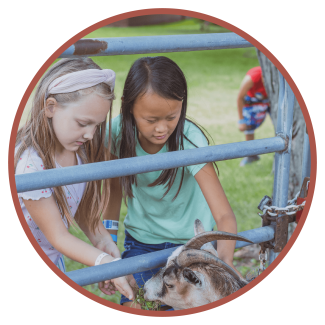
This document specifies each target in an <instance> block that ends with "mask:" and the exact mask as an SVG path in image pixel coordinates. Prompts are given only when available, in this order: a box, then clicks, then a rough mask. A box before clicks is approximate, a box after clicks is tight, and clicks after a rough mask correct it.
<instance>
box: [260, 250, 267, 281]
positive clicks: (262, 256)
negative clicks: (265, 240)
mask: <svg viewBox="0 0 325 325" xmlns="http://www.w3.org/2000/svg"><path fill="white" fill-rule="evenodd" d="M258 258H259V260H260V266H259V268H258V275H260V274H261V273H262V272H263V271H264V270H265V262H266V260H267V253H266V250H264V251H263V249H261V251H260V254H259V257H258Z"/></svg>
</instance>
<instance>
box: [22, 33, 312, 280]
mask: <svg viewBox="0 0 325 325" xmlns="http://www.w3.org/2000/svg"><path fill="white" fill-rule="evenodd" d="M243 47H252V45H251V44H250V43H249V42H247V41H246V40H245V39H243V38H241V37H240V36H238V35H236V34H234V33H223V34H198V35H172V36H145V37H116V38H105V39H83V40H80V41H78V42H77V43H75V44H74V45H72V46H70V47H69V48H68V49H67V50H66V51H64V52H63V53H62V55H61V56H60V57H71V56H103V55H124V54H140V53H141V54H145V53H166V52H180V51H199V50H215V49H231V48H243ZM279 78H280V94H279V106H278V107H279V108H278V109H279V112H278V121H277V128H276V136H275V137H273V138H268V139H261V140H253V141H245V142H239V143H230V144H223V145H217V146H210V147H206V148H197V149H190V150H184V151H177V152H168V153H163V154H156V155H149V156H144V157H134V158H127V159H119V160H115V161H109V162H100V163H93V164H86V165H82V166H74V167H66V168H61V169H53V170H46V171H42V172H37V173H32V174H23V175H16V187H17V191H18V193H19V192H24V191H31V190H36V189H40V188H44V187H55V186H63V185H69V184H75V183H80V182H88V181H93V180H100V179H106V178H114V177H120V176H127V175H133V174H139V173H146V172H151V171H156V170H163V169H169V168H175V167H181V166H188V165H195V164H199V163H205V162H211V161H221V160H227V159H235V158H240V157H245V156H250V155H257V154H266V153H271V152H275V176H274V190H273V204H274V205H276V206H278V207H284V206H286V204H287V199H288V186H289V168H290V154H291V139H292V121H293V107H294V94H293V92H292V90H291V89H290V87H289V85H288V84H287V82H286V81H285V80H284V78H283V76H282V75H281V74H279ZM309 175H310V147H309V139H308V135H306V136H305V144H304V158H303V173H302V177H303V178H304V177H305V176H309ZM240 235H242V236H245V237H246V238H248V239H250V240H252V241H253V242H254V243H256V244H259V243H262V242H265V241H268V240H272V239H273V238H274V235H275V226H274V224H272V225H270V226H267V227H261V228H257V229H252V230H247V231H244V232H242V233H240ZM246 245H248V244H247V243H244V242H237V244H236V248H239V247H243V246H246ZM172 250H173V249H169V250H164V251H160V252H156V253H150V254H145V255H141V256H138V257H134V258H130V259H127V260H121V261H118V262H115V263H109V264H106V265H100V266H94V267H89V268H86V269H82V270H78V271H72V272H68V273H67V275H68V276H69V277H70V278H71V279H72V280H74V281H75V282H76V283H77V284H79V285H87V284H92V283H97V282H99V281H103V280H108V279H112V278H116V277H119V276H123V275H126V274H132V273H135V272H139V271H144V270H148V269H152V268H155V267H158V266H161V265H164V263H165V262H166V261H167V258H168V256H169V255H170V253H171V252H172ZM270 253H271V254H270V259H269V261H270V262H272V261H273V260H274V258H276V256H277V254H276V253H274V252H273V251H271V252H270Z"/></svg>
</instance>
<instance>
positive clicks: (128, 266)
mask: <svg viewBox="0 0 325 325" xmlns="http://www.w3.org/2000/svg"><path fill="white" fill-rule="evenodd" d="M239 235H241V236H244V237H246V238H248V239H250V240H252V241H253V242H254V243H256V244H258V243H261V242H263V241H268V240H271V239H272V238H273V237H274V228H273V227H272V226H267V227H262V228H257V229H252V230H247V231H243V232H241V233H239ZM247 245H250V244H249V243H246V242H237V243H236V248H240V247H244V246H247ZM175 249H176V248H169V249H165V250H162V251H159V252H154V253H148V254H143V255H139V256H135V257H130V258H127V259H124V260H120V261H116V262H114V263H108V264H103V265H99V266H92V267H88V268H85V269H81V270H76V271H71V272H67V273H66V275H67V276H68V277H69V278H70V279H71V280H73V281H74V282H76V283H77V284H79V285H81V286H85V285H88V284H93V283H98V282H100V281H105V280H109V279H114V278H117V277H120V276H124V275H127V274H133V273H137V272H143V271H146V270H151V269H153V268H156V267H162V266H165V264H166V261H167V259H168V257H169V256H170V255H171V253H172V252H173V251H174V250H175Z"/></svg>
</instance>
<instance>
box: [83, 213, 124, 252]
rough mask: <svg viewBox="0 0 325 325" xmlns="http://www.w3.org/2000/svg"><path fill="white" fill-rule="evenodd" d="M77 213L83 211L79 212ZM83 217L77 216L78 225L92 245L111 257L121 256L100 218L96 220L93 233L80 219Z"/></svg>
mask: <svg viewBox="0 0 325 325" xmlns="http://www.w3.org/2000/svg"><path fill="white" fill-rule="evenodd" d="M77 213H78V214H79V213H85V212H79V211H77ZM81 220H84V218H79V221H78V225H79V227H80V228H81V230H82V231H83V232H84V233H85V235H86V236H87V237H88V238H89V240H90V242H91V243H92V244H93V245H94V247H96V248H98V249H100V250H101V251H103V252H105V253H107V254H110V255H112V256H113V257H115V258H116V257H121V254H120V251H119V249H118V248H117V246H116V244H115V243H114V241H113V239H112V237H111V235H110V234H109V233H108V232H107V231H106V229H105V227H104V226H103V223H102V221H101V220H99V221H98V226H97V228H96V229H95V233H93V232H91V231H90V230H89V228H88V227H87V226H86V225H85V224H84V223H83V222H82V221H81Z"/></svg>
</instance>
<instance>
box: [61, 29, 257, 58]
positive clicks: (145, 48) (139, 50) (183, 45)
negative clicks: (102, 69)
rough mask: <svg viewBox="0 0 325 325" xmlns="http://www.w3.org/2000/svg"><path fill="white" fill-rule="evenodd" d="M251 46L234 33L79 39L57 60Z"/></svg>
mask: <svg viewBox="0 0 325 325" xmlns="http://www.w3.org/2000/svg"><path fill="white" fill-rule="evenodd" d="M244 47H253V45H252V44H251V43H249V42H248V41H246V40H245V39H244V38H242V37H240V36H238V35H237V34H235V33H217V34H213V33H211V34H194V35H162V36H137V37H111V38H88V39H87V38H83V39H81V40H79V41H77V42H76V43H75V44H73V45H71V46H70V47H69V48H68V49H67V50H65V51H64V52H63V53H62V54H61V55H60V56H59V57H60V58H69V57H72V56H108V55H125V54H145V53H167V52H186V51H203V50H220V49H234V48H244Z"/></svg>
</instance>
